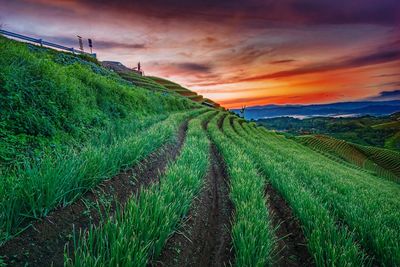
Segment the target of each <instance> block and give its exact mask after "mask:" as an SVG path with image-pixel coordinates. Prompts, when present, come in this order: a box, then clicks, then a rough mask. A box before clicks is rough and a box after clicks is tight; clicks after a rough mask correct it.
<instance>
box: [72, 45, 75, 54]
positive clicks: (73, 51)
mask: <svg viewBox="0 0 400 267" xmlns="http://www.w3.org/2000/svg"><path fill="white" fill-rule="evenodd" d="M71 51H72V54H74V55H75V49H74V48H73V47H72V48H71Z"/></svg>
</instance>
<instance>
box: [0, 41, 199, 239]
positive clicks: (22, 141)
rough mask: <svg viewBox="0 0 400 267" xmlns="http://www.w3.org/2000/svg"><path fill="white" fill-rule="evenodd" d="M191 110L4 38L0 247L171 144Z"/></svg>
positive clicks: (76, 61) (85, 64)
mask: <svg viewBox="0 0 400 267" xmlns="http://www.w3.org/2000/svg"><path fill="white" fill-rule="evenodd" d="M194 107H199V105H196V104H195V103H193V102H191V101H188V100H186V99H184V98H182V97H176V96H171V95H165V94H162V93H158V92H154V91H151V90H147V89H145V88H141V87H137V86H132V85H130V84H129V83H127V82H126V81H124V80H123V79H121V78H120V77H119V76H117V75H116V74H113V73H111V72H110V71H107V70H106V69H104V68H102V67H101V66H100V65H99V64H98V62H96V61H92V60H90V61H88V60H87V59H85V58H82V57H79V56H74V55H70V54H66V53H61V52H56V51H54V50H50V49H43V48H40V47H35V46H32V45H27V44H23V43H19V42H16V41H12V40H9V39H6V38H4V37H0V244H1V243H3V242H4V241H5V240H7V239H8V238H10V237H11V236H12V235H14V234H16V233H17V232H18V231H19V230H20V229H21V227H25V226H26V225H27V223H28V222H29V221H30V220H31V219H32V218H39V217H42V216H45V215H46V214H48V213H49V211H51V210H52V209H53V208H55V207H57V206H60V205H62V206H65V205H68V204H69V203H71V202H72V201H74V200H75V199H76V198H78V197H79V196H80V195H81V194H82V193H84V192H85V191H86V190H88V189H89V188H90V187H92V186H94V185H95V184H97V183H98V182H100V181H102V180H104V179H107V178H110V177H111V176H112V175H113V174H115V173H117V172H118V171H119V170H120V169H121V168H125V167H126V166H129V165H132V164H134V163H136V162H137V161H138V160H140V159H142V158H143V157H145V156H146V155H148V154H149V153H150V152H152V151H154V150H155V149H156V148H158V147H160V146H161V145H162V144H163V143H165V142H167V141H169V140H171V138H172V136H173V135H174V133H175V132H176V130H177V127H178V126H179V123H181V122H182V121H183V120H184V119H185V118H187V117H188V116H190V115H191V114H198V113H197V112H198V111H192V112H189V113H186V111H188V110H191V109H193V108H194ZM177 111H185V112H184V113H180V114H179V113H176V112H177ZM175 113H176V114H175ZM185 113H186V114H185ZM167 117H168V119H167ZM161 121H162V122H161ZM152 125H153V126H152ZM150 126H151V127H150Z"/></svg>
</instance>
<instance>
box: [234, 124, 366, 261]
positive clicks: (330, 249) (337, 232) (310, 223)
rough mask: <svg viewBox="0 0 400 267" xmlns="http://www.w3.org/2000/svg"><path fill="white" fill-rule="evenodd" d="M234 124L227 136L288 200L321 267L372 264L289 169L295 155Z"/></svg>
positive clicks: (292, 170) (326, 209) (345, 231)
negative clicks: (232, 129) (273, 148)
mask: <svg viewBox="0 0 400 267" xmlns="http://www.w3.org/2000/svg"><path fill="white" fill-rule="evenodd" d="M226 120H229V118H226ZM234 125H235V130H236V131H226V134H227V135H228V136H229V138H230V139H231V140H233V141H234V142H235V143H237V144H238V145H240V146H242V147H243V148H244V149H245V150H246V152H247V153H249V154H250V155H251V157H252V159H253V160H254V161H255V162H256V163H257V164H258V166H259V167H260V169H261V171H262V172H263V173H264V174H265V175H266V176H267V177H268V179H269V181H270V182H271V184H272V185H273V187H274V188H275V189H276V190H277V191H278V192H279V193H280V194H281V195H282V196H283V197H284V198H285V199H286V201H288V203H289V204H290V206H291V207H292V209H293V212H294V214H296V216H297V217H298V218H299V219H300V221H301V223H302V225H303V227H304V234H305V236H306V238H307V241H308V244H307V246H308V248H309V250H310V253H311V254H312V255H313V257H314V261H315V263H316V264H317V266H362V265H365V264H368V262H366V260H365V256H364V254H363V252H362V251H361V250H360V247H359V246H358V245H357V244H356V243H355V240H354V237H353V236H352V234H351V233H350V232H349V231H347V230H346V229H345V228H340V227H338V225H337V222H336V221H335V219H334V218H333V217H332V216H331V213H330V212H329V209H328V207H327V206H326V205H324V204H323V203H322V202H321V199H319V198H317V197H316V196H314V195H313V193H312V192H310V190H308V188H307V187H305V186H304V184H302V183H301V181H299V179H298V177H297V175H296V170H297V169H296V168H293V167H289V166H288V163H287V162H288V161H290V160H291V159H292V155H291V154H283V153H279V152H277V151H273V150H272V149H271V147H269V146H268V147H267V146H265V142H264V139H265V137H260V136H258V135H256V134H253V132H252V131H253V128H250V127H249V126H248V125H247V124H243V126H244V127H246V128H247V130H248V131H247V132H246V131H244V129H243V128H242V127H241V126H240V124H239V123H238V121H236V120H235V121H234ZM278 148H279V146H278Z"/></svg>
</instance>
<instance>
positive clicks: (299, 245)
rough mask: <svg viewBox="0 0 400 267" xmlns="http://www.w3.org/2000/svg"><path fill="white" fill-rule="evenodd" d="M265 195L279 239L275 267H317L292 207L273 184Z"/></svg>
mask: <svg viewBox="0 0 400 267" xmlns="http://www.w3.org/2000/svg"><path fill="white" fill-rule="evenodd" d="M265 193H266V197H267V203H268V206H269V211H270V214H271V215H272V225H273V226H274V227H276V232H275V234H276V235H277V238H278V241H277V252H276V253H277V255H276V257H275V258H276V262H275V263H274V265H273V266H282V267H283V266H285V267H286V266H290V267H298V266H307V267H308V266H315V264H314V262H313V258H312V256H311V255H310V253H309V252H308V249H307V243H306V238H305V237H304V234H303V231H302V229H301V225H300V222H299V220H298V219H297V218H296V217H294V215H293V212H292V209H291V208H290V206H289V205H288V204H287V203H286V201H285V200H284V199H283V198H282V197H281V196H280V195H279V193H278V192H277V191H276V190H275V189H274V188H273V187H272V185H271V184H268V185H267V187H266V190H265Z"/></svg>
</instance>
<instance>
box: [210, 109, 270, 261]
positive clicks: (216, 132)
mask: <svg viewBox="0 0 400 267" xmlns="http://www.w3.org/2000/svg"><path fill="white" fill-rule="evenodd" d="M221 116H223V113H221V114H220V116H218V117H215V118H214V119H213V120H212V121H211V122H210V123H209V126H208V129H209V133H210V136H211V138H212V140H213V142H214V143H215V144H216V146H217V147H218V149H219V150H220V151H221V153H222V155H223V157H224V159H225V161H226V165H227V169H228V173H229V177H230V189H231V193H230V197H231V199H232V202H233V204H234V207H235V215H234V220H233V225H232V240H233V246H234V250H235V265H236V266H272V263H273V260H272V254H273V251H274V243H275V239H274V233H273V229H272V227H271V223H270V217H269V214H268V209H267V206H266V205H267V203H266V201H265V198H264V189H265V179H264V178H263V177H262V176H260V175H259V174H258V172H257V168H256V167H255V165H254V164H253V163H252V161H251V159H250V158H249V156H248V155H247V154H246V153H245V152H244V151H243V150H242V149H241V148H239V147H238V146H237V145H236V144H235V143H234V142H232V140H229V139H228V138H226V137H225V136H224V134H223V133H222V132H221V131H220V129H218V126H217V121H218V120H219V119H222V117H221ZM223 129H224V131H229V130H230V129H229V128H228V127H227V125H226V123H224V125H223Z"/></svg>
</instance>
